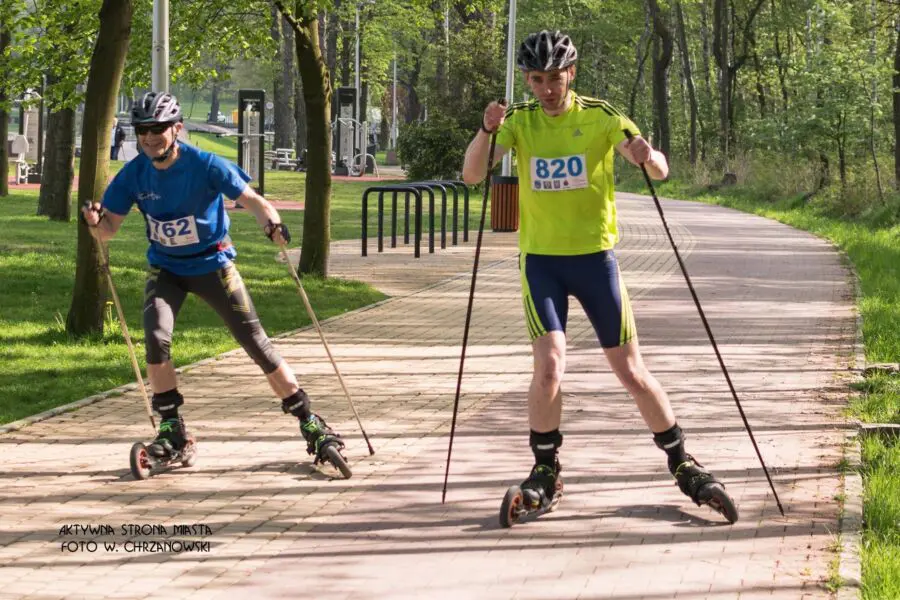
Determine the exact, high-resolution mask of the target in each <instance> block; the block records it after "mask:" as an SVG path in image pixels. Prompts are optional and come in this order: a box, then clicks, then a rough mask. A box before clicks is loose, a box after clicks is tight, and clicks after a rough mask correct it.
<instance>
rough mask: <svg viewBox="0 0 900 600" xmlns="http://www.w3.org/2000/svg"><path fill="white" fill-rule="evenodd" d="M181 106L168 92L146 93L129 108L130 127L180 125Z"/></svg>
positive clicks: (181, 119)
mask: <svg viewBox="0 0 900 600" xmlns="http://www.w3.org/2000/svg"><path fill="white" fill-rule="evenodd" d="M183 120H184V119H183V117H182V116H181V106H180V105H179V104H178V99H177V98H175V96H173V95H172V94H170V93H169V92H147V93H146V94H144V95H143V96H141V98H140V100H138V101H137V102H135V103H134V106H132V107H131V124H132V125H150V124H153V123H180V122H181V121H183Z"/></svg>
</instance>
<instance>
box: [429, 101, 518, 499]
mask: <svg viewBox="0 0 900 600" xmlns="http://www.w3.org/2000/svg"><path fill="white" fill-rule="evenodd" d="M500 105H501V106H505V105H506V100H505V99H501V100H500ZM496 145H497V132H496V131H495V132H494V133H492V134H491V145H490V149H489V150H488V158H487V173H486V174H485V176H484V193H483V194H482V196H481V222H480V223H479V225H478V240H477V241H476V242H475V262H474V263H473V264H472V285H471V286H470V287H469V305H468V307H467V308H466V325H465V327H464V328H463V342H462V353H461V354H460V357H459V373H458V374H457V376H456V397H455V398H454V400H453V419H452V420H451V421H450V444H449V446H448V447H447V467H446V469H445V470H444V489H443V491H442V492H441V504H443V503H444V501H445V500H446V499H447V480H448V479H449V477H450V456H451V454H452V453H453V435H454V434H455V433H456V415H457V414H458V413H459V393H460V390H461V389H462V376H463V367H464V365H465V364H466V345H467V344H468V342H469V324H470V323H471V321H472V304H473V303H474V301H475V280H476V279H477V277H478V259H479V258H480V257H481V238H482V236H483V234H484V216H485V212H486V210H487V199H488V188H489V187H490V182H491V169H492V168H493V167H494V147H495V146H496Z"/></svg>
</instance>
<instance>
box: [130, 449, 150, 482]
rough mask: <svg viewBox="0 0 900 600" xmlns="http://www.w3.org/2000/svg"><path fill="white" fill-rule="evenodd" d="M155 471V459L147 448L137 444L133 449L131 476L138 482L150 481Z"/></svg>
mask: <svg viewBox="0 0 900 600" xmlns="http://www.w3.org/2000/svg"><path fill="white" fill-rule="evenodd" d="M152 471H153V459H152V458H150V454H149V453H148V452H147V446H145V445H144V444H143V443H141V442H137V443H136V444H135V445H134V446H132V447H131V474H132V475H134V478H135V479H137V480H138V481H143V480H144V479H149V478H150V475H151V473H152Z"/></svg>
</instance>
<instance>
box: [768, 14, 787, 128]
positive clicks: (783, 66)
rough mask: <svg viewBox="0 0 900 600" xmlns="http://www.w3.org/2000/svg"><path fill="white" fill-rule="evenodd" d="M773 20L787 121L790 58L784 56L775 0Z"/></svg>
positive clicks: (779, 75) (782, 97)
mask: <svg viewBox="0 0 900 600" xmlns="http://www.w3.org/2000/svg"><path fill="white" fill-rule="evenodd" d="M772 21H773V22H774V23H775V34H774V42H775V62H776V64H777V65H778V84H779V86H780V87H781V101H782V103H783V104H784V118H785V122H787V116H788V97H789V96H788V88H787V63H788V59H786V58H785V57H784V54H783V52H782V50H781V36H780V35H779V32H778V30H779V28H778V18H777V15H776V13H775V0H772ZM788 39H790V32H788Z"/></svg>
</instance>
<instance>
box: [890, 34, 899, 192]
mask: <svg viewBox="0 0 900 600" xmlns="http://www.w3.org/2000/svg"><path fill="white" fill-rule="evenodd" d="M896 27H897V42H896V44H894V76H893V78H892V79H893V83H894V92H893V94H892V96H893V103H894V187H896V188H897V189H900V24H898V25H897V26H896Z"/></svg>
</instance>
